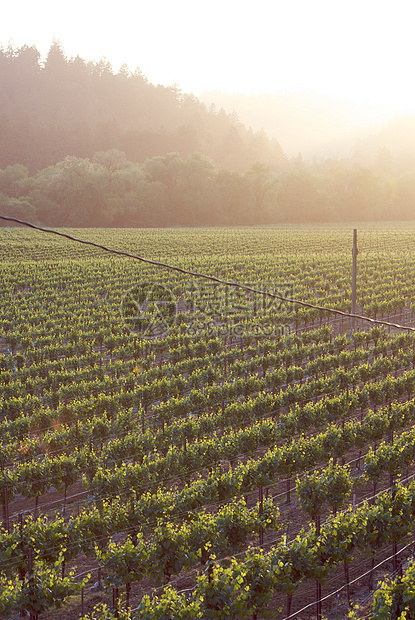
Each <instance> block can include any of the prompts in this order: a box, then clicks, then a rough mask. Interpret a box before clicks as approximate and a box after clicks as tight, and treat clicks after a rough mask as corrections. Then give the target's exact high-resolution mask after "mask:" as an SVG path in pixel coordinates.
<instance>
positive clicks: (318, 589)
mask: <svg viewBox="0 0 415 620" xmlns="http://www.w3.org/2000/svg"><path fill="white" fill-rule="evenodd" d="M315 524H316V536H317V537H318V536H320V515H317V516H316V518H315ZM316 611H317V620H321V583H320V581H319V580H318V579H316Z"/></svg>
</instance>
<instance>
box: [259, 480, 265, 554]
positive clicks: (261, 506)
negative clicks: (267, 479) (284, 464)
mask: <svg viewBox="0 0 415 620" xmlns="http://www.w3.org/2000/svg"><path fill="white" fill-rule="evenodd" d="M263 510H264V490H263V487H262V484H261V485H260V486H259V514H260V516H262V513H263ZM259 546H260V547H263V546H264V528H263V527H262V525H261V527H260V528H259Z"/></svg>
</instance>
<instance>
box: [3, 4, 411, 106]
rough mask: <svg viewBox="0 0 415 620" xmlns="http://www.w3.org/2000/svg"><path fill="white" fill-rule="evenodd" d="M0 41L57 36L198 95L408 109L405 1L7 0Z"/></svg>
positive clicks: (45, 43)
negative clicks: (315, 95) (300, 95)
mask: <svg viewBox="0 0 415 620" xmlns="http://www.w3.org/2000/svg"><path fill="white" fill-rule="evenodd" d="M1 12H2V15H1V23H0V43H1V44H2V45H3V46H7V44H8V43H9V41H12V42H13V43H14V45H16V46H21V45H23V44H25V43H26V44H28V45H32V44H34V45H36V47H37V48H38V50H39V51H40V52H41V54H42V55H45V54H46V53H47V50H48V49H49V46H50V44H51V41H52V38H53V37H56V38H58V39H59V40H60V41H61V43H62V46H63V48H64V49H65V51H66V53H67V54H68V56H75V55H76V54H79V55H80V56H81V57H82V58H84V59H85V60H99V59H100V58H101V57H102V56H105V57H106V58H107V59H108V60H109V61H110V62H111V64H112V66H113V68H114V69H115V70H118V68H119V67H120V65H121V64H123V63H124V62H125V63H126V64H127V65H128V66H129V67H130V69H132V70H134V69H135V68H136V67H137V66H139V67H140V68H141V70H142V71H143V73H144V74H145V75H146V76H147V78H148V79H149V81H150V82H152V83H155V84H159V83H160V84H165V85H167V84H172V83H174V82H176V83H177V84H178V85H179V87H180V88H181V89H182V90H183V91H184V92H193V93H195V94H196V95H197V94H199V93H200V92H201V91H203V90H205V89H219V90H226V91H229V92H234V93H263V92H272V93H276V92H280V91H294V90H297V89H298V88H310V89H313V90H314V91H316V92H326V93H330V94H334V95H336V96H340V97H344V98H347V99H350V100H353V101H364V100H368V101H372V102H377V103H380V104H381V105H384V106H385V108H391V109H392V111H401V110H406V109H414V110H415V85H414V81H413V74H414V69H413V63H414V60H415V37H414V35H413V27H414V20H415V4H414V2H413V0H392V1H390V0H376V1H374V0H250V1H249V2H247V1H245V0H209V1H207V0H203V1H202V0H145V1H144V0H135V1H132V0H130V1H126V0H118V1H117V2H111V3H108V2H102V0H100V1H99V2H98V1H96V0H82V1H80V0H71V2H65V3H64V2H61V1H57V0H53V1H52V0H37V1H36V2H34V1H33V0H14V2H7V3H4V5H3V6H2V11H1Z"/></svg>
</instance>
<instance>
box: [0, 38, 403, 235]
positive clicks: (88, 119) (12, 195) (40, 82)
mask: <svg viewBox="0 0 415 620" xmlns="http://www.w3.org/2000/svg"><path fill="white" fill-rule="evenodd" d="M392 127H393V126H392ZM283 146H284V145H280V143H279V142H278V140H277V139H276V138H269V137H268V135H267V134H266V133H265V131H264V130H263V129H262V130H258V131H254V130H253V129H251V128H247V127H246V126H244V125H243V124H242V123H241V122H240V120H239V119H238V116H237V114H236V113H234V112H233V113H226V112H225V111H224V110H223V109H218V108H217V107H215V106H214V105H207V104H205V103H202V102H201V101H200V100H198V99H197V98H196V97H195V96H194V95H192V94H184V93H182V92H181V90H180V89H179V87H178V86H177V85H171V86H168V87H166V86H161V85H157V86H155V85H153V84H151V83H150V82H149V81H148V80H147V78H146V77H145V76H144V75H143V74H142V73H141V71H140V70H139V69H136V70H135V71H134V72H131V71H130V69H129V68H128V67H127V66H123V67H121V69H120V70H119V71H118V72H117V73H115V72H114V71H113V69H112V67H111V65H110V64H109V63H108V62H107V61H106V60H105V59H101V61H99V62H85V61H84V60H83V59H82V58H80V57H79V56H77V57H76V58H67V57H66V55H65V52H64V50H63V48H62V46H61V44H60V43H59V42H58V41H53V43H52V45H51V47H50V49H49V53H48V54H47V57H46V59H45V60H44V61H43V60H42V59H41V57H40V54H39V52H38V51H37V49H36V48H35V47H28V46H23V47H21V48H18V49H16V48H15V47H13V46H12V45H9V46H8V47H6V48H2V49H0V211H1V213H3V214H5V215H10V216H12V217H18V218H22V219H27V220H30V221H32V222H35V223H42V224H45V225H50V226H93V227H97V226H114V227H118V226H119V227H130V226H131V227H135V226H137V227H153V226H155V227H158V226H220V225H255V224H277V223H280V222H293V223H297V222H338V221H342V222H343V221H356V220H368V221H371V220H399V219H402V220H407V219H413V218H414V215H415V159H413V161H414V163H413V165H412V164H408V162H410V161H412V160H411V157H410V156H408V157H407V158H406V160H405V162H406V164H405V166H404V167H402V166H396V165H393V164H394V162H393V153H391V150H390V149H389V148H388V146H385V145H382V143H381V142H379V143H378V147H377V154H376V157H375V158H374V159H373V161H372V163H371V165H368V164H367V163H365V164H364V165H363V164H362V162H361V160H359V158H358V157H357V156H356V154H355V155H350V156H347V157H346V156H344V155H343V156H342V157H334V156H330V157H329V156H326V157H321V158H320V159H318V160H317V159H316V158H314V159H305V158H303V156H302V155H301V153H299V154H298V155H297V156H295V157H291V158H289V157H287V156H286V155H285V154H284V150H283ZM395 163H396V162H395Z"/></svg>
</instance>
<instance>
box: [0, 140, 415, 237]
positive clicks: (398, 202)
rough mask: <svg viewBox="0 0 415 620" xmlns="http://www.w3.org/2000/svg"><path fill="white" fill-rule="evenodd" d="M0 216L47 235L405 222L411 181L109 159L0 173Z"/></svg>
mask: <svg viewBox="0 0 415 620" xmlns="http://www.w3.org/2000/svg"><path fill="white" fill-rule="evenodd" d="M0 210H1V212H2V213H3V214H5V215H9V216H12V217H18V218H21V219H26V220H29V221H31V222H34V223H35V222H38V223H42V224H45V225H49V226H80V227H82V226H86V227H87V226H91V227H102V226H113V227H159V226H222V225H247V226H250V225H255V224H278V223H282V222H293V223H298V222H344V221H359V220H360V221H364V220H367V221H371V220H399V219H401V220H410V219H413V218H414V215H415V171H414V172H411V173H406V174H404V175H402V176H400V177H397V178H392V177H390V176H389V175H387V174H381V173H379V172H375V171H373V170H371V169H368V168H362V167H356V168H343V167H340V166H337V167H332V168H327V169H325V170H318V171H311V170H310V169H308V168H306V167H305V166H303V165H301V162H298V165H297V166H291V167H290V168H287V169H286V170H284V171H280V172H277V171H275V170H273V169H272V168H271V167H269V166H265V165H264V164H261V163H256V164H254V165H253V166H251V168H249V169H248V170H247V171H246V172H238V171H235V170H231V169H229V168H219V167H218V166H217V165H216V164H215V162H214V161H213V160H211V159H209V158H208V157H206V156H205V155H203V154H201V153H198V152H195V153H192V154H191V155H189V156H188V157H186V158H183V157H181V156H180V155H179V154H178V153H176V152H172V153H168V154H167V155H164V156H155V157H151V158H149V159H147V160H145V161H144V162H143V163H134V162H132V161H129V160H128V159H127V156H126V154H125V153H123V152H121V151H119V150H116V149H110V150H108V151H99V152H97V153H95V154H94V156H93V157H92V158H91V159H88V158H81V157H75V156H66V157H65V158H64V159H62V160H61V161H59V162H58V163H57V164H56V165H52V166H47V167H46V168H44V169H42V170H40V171H38V172H36V173H35V174H32V175H30V174H29V171H28V169H27V168H26V167H25V166H23V165H22V164H15V165H12V166H7V167H6V168H5V169H3V170H0Z"/></svg>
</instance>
